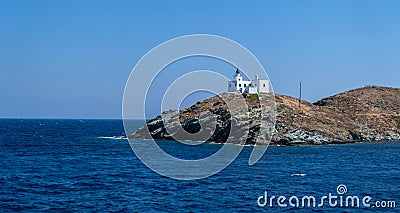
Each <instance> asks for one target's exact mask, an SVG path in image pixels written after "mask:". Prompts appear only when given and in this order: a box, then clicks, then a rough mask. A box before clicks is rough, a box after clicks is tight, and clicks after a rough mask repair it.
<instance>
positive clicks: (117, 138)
mask: <svg viewBox="0 0 400 213" xmlns="http://www.w3.org/2000/svg"><path fill="white" fill-rule="evenodd" d="M98 138H103V139H115V140H121V139H126V137H125V136H111V137H110V136H103V137H98Z"/></svg>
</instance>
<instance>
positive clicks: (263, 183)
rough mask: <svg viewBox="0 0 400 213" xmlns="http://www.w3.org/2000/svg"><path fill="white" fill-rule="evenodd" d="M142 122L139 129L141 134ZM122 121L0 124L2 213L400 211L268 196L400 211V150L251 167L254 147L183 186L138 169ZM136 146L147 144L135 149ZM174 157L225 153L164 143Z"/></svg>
mask: <svg viewBox="0 0 400 213" xmlns="http://www.w3.org/2000/svg"><path fill="white" fill-rule="evenodd" d="M142 123H143V122H140V121H138V122H136V124H135V125H136V126H139V125H140V124H142ZM123 134H124V130H123V125H122V121H120V120H34V119H2V120H0V154H1V159H2V160H1V164H0V211H1V212H11V211H26V212H36V211H57V212H59V211H68V212H75V211H94V212H99V211H129V212H157V211H159V212H160V211H162V212H258V211H268V212H269V211H272V212H281V211H284V212H288V211H289V212H291V211H293V212H311V211H317V212H319V211H328V212H346V211H347V212H365V211H367V212H376V211H381V210H382V211H385V212H398V211H399V207H395V208H377V207H369V208H367V207H359V208H356V207H350V208H345V207H338V206H336V207H331V206H329V204H328V203H325V205H324V206H323V207H315V208H313V207H290V206H289V207H279V206H278V205H277V203H274V205H273V206H272V207H271V206H270V205H269V203H268V204H267V205H266V206H265V207H260V206H259V205H258V204H257V199H258V198H259V197H260V196H262V195H264V193H265V191H267V192H268V196H273V195H274V196H276V197H278V196H286V197H287V198H288V199H289V197H290V196H297V197H300V198H301V197H302V196H315V197H316V198H317V200H318V199H319V198H320V197H322V196H327V195H328V194H329V193H331V194H333V195H338V193H337V191H336V190H337V186H338V185H340V184H343V185H345V186H346V187H347V193H346V194H344V195H351V196H353V195H356V196H359V197H360V198H362V197H363V196H371V197H372V201H371V202H370V203H373V202H375V201H389V200H393V201H395V202H396V205H400V200H399V198H400V188H399V186H400V162H399V160H398V159H400V142H399V141H393V142H376V143H360V144H347V145H328V146H302V147H269V148H268V150H267V152H266V153H265V155H264V156H263V158H262V159H261V161H260V162H258V163H257V164H255V165H253V166H249V165H248V157H249V155H250V153H251V150H252V147H244V150H243V151H242V153H241V154H240V155H239V157H238V158H237V159H236V160H235V161H234V162H233V163H232V164H231V165H230V166H228V167H227V168H226V169H225V170H223V171H221V172H220V173H218V174H216V175H214V176H211V177H208V178H205V179H200V180H193V181H181V180H174V179H170V178H167V177H163V176H160V175H159V174H157V173H155V172H153V171H152V170H150V169H149V168H147V167H146V166H145V165H144V164H143V163H141V162H140V160H138V158H137V157H136V156H135V154H134V153H133V151H132V150H131V148H130V146H129V143H128V141H127V140H124V139H114V138H109V137H112V136H120V135H123ZM135 142H137V143H146V141H141V140H137V141H135ZM158 143H159V145H160V146H161V147H162V148H164V149H165V150H166V151H167V152H168V153H170V154H172V155H175V156H180V157H186V158H188V159H189V158H193V159H195V158H199V157H204V156H207V155H208V154H210V153H213V152H215V151H216V150H218V149H219V148H220V147H221V146H220V145H216V144H204V145H201V146H188V145H182V144H178V143H175V142H171V141H159V142H158Z"/></svg>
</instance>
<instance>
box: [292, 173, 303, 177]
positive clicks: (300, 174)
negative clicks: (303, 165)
mask: <svg viewBox="0 0 400 213" xmlns="http://www.w3.org/2000/svg"><path fill="white" fill-rule="evenodd" d="M306 175H307V174H303V173H296V174H291V175H290V176H292V177H293V176H301V177H304V176H306Z"/></svg>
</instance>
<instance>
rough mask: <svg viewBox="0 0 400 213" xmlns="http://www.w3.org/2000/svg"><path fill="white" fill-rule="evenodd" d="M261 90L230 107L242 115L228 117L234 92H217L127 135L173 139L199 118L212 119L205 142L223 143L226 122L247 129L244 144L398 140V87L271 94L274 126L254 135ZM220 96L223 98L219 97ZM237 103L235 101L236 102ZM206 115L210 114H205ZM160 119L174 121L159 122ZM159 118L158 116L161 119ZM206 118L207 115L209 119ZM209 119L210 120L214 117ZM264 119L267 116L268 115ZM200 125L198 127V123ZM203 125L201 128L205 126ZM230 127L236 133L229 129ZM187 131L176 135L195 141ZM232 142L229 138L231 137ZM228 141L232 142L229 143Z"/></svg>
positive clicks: (192, 128) (257, 128)
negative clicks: (309, 97) (314, 97)
mask: <svg viewBox="0 0 400 213" xmlns="http://www.w3.org/2000/svg"><path fill="white" fill-rule="evenodd" d="M261 98H262V95H260V96H257V95H247V96H246V98H245V101H246V104H247V106H248V107H247V108H246V109H247V110H237V111H235V114H236V116H237V115H239V117H246V118H248V119H247V120H240V121H237V120H235V119H232V116H231V113H230V111H229V109H228V107H227V104H226V103H225V101H226V100H228V101H229V102H235V101H236V99H238V100H237V101H239V99H240V98H238V96H237V94H236V95H234V94H232V93H223V94H221V95H219V96H214V97H212V98H209V99H206V100H203V101H199V102H197V103H196V104H194V105H193V106H191V107H188V108H186V109H183V110H181V111H173V110H171V111H168V112H164V113H163V114H162V116H158V117H156V118H154V119H151V120H149V121H148V122H147V123H146V125H144V126H142V127H140V128H138V129H137V130H136V131H135V132H133V133H132V134H131V135H129V136H128V137H129V138H142V139H150V138H153V139H157V140H174V139H176V137H174V135H177V134H175V133H177V132H178V131H180V130H179V128H178V127H179V126H181V127H182V128H183V129H184V130H185V131H186V132H188V133H191V134H196V133H198V132H199V131H202V126H201V121H203V123H207V122H210V123H211V122H212V121H214V122H215V123H216V125H215V127H214V129H212V130H214V131H213V132H212V133H211V134H210V135H211V137H207V139H205V140H207V141H210V142H216V143H225V142H226V141H227V139H228V137H230V136H229V134H230V131H231V128H232V125H235V126H239V129H240V128H242V129H244V130H245V131H247V139H245V141H246V142H245V143H246V144H256V143H258V142H257V139H258V140H259V138H261V139H262V140H265V138H268V137H269V138H271V143H270V145H322V144H332V143H354V142H361V141H381V140H385V141H386V140H400V89H399V88H390V87H379V86H367V87H364V88H359V89H353V90H349V91H347V92H343V93H340V94H337V95H333V96H330V97H327V98H323V99H321V100H319V101H317V102H315V103H309V102H307V101H304V100H302V101H300V104H299V100H298V99H296V98H293V97H289V96H285V95H277V94H275V96H274V98H275V101H276V105H274V107H273V108H274V110H275V111H276V122H275V128H273V129H274V130H273V132H272V134H271V135H267V136H266V137H260V136H261V135H260V129H261V128H260V127H261V125H260V122H262V120H263V118H260V115H265V113H264V114H263V113H262V112H261V111H260V102H259V99H261ZM224 100H225V101H224ZM238 105H240V104H238ZM206 115H212V116H206ZM165 118H167V119H170V118H174V121H175V122H168V126H166V125H164V120H165ZM163 119H164V120H163ZM210 119H213V120H212V121H211V120H210ZM214 119H215V120H214ZM268 119H270V118H268ZM233 121H234V122H233ZM203 128H204V127H203ZM207 128H208V127H205V129H207ZM235 132H240V131H237V130H235ZM191 134H183V135H181V136H180V138H179V140H193V141H198V140H199V138H196V137H192V136H191ZM232 141H235V140H231V142H232ZM233 143H234V142H233Z"/></svg>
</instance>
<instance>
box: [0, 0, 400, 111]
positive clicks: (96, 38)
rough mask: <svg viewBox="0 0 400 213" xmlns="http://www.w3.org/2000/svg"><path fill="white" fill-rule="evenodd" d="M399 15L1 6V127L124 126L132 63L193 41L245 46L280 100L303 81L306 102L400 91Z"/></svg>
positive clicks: (393, 10)
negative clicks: (54, 122)
mask: <svg viewBox="0 0 400 213" xmlns="http://www.w3.org/2000/svg"><path fill="white" fill-rule="evenodd" d="M399 11H400V1H389V0H388V1H250V2H245V1H224V2H223V1H187V2H184V1H141V2H140V1H41V0H38V1H4V0H3V1H1V2H0V30H1V31H0V46H1V48H0V58H1V60H0V100H1V104H0V117H3V118H5V117H8V118H13V117H18V118H25V117H28V118H120V117H121V102H122V96H123V91H124V86H125V82H126V80H127V78H128V76H129V74H130V72H131V69H132V68H133V66H134V65H135V64H136V63H137V62H138V60H139V59H140V58H141V57H142V56H143V55H144V54H145V53H146V52H147V51H149V50H150V49H151V48H153V47H155V46H156V45H158V44H160V43H162V42H164V41H166V40H169V39H172V38H174V37H177V36H183V35H187V34H194V33H207V34H216V35H220V36H224V37H227V38H230V39H232V40H235V41H237V42H239V43H240V44H242V45H244V46H245V47H246V48H248V49H249V50H250V51H251V52H253V54H254V55H256V56H257V58H258V59H259V60H260V62H261V63H262V64H263V66H264V67H265V68H266V70H267V72H268V75H269V77H270V79H271V81H272V84H273V87H274V89H275V92H276V93H279V94H286V95H291V96H297V93H298V82H299V81H300V80H301V81H302V83H303V97H304V99H306V100H308V101H312V102H313V101H316V100H318V99H320V98H322V97H325V96H328V95H332V94H335V93H338V92H342V91H345V90H348V89H352V88H356V87H362V86H365V85H383V86H392V87H399V86H400V85H399V84H400V81H399V79H400V60H399V59H400V39H399V38H400V12H399ZM233 72H234V70H232V73H233ZM155 108H158V107H155ZM154 112H156V110H154Z"/></svg>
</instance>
